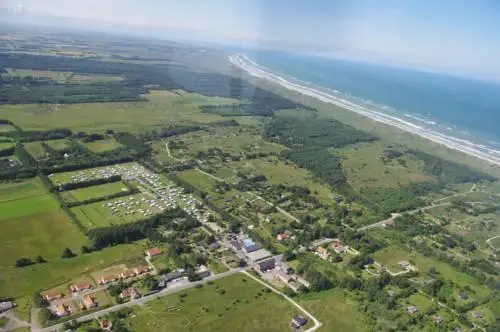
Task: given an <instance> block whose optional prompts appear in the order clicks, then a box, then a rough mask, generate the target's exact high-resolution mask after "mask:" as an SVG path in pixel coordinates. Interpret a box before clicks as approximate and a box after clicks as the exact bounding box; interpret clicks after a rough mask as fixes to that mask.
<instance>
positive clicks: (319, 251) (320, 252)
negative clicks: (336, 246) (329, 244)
mask: <svg viewBox="0 0 500 332" xmlns="http://www.w3.org/2000/svg"><path fill="white" fill-rule="evenodd" d="M316 253H317V254H318V255H319V257H321V258H323V259H327V258H328V256H329V255H330V254H329V253H328V250H326V248H324V247H322V246H319V247H317V248H316Z"/></svg>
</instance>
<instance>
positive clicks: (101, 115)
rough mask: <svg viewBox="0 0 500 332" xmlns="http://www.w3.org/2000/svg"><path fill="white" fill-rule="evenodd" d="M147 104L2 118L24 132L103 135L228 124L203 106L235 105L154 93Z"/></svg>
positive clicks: (0, 110)
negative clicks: (106, 132)
mask: <svg viewBox="0 0 500 332" xmlns="http://www.w3.org/2000/svg"><path fill="white" fill-rule="evenodd" d="M146 98H147V101H144V102H110V103H81V104H67V105H60V104H47V105H44V106H43V108H40V107H39V105H38V104H37V105H31V104H30V105H5V106H0V118H4V119H9V120H11V121H13V122H14V123H16V124H17V125H19V126H20V127H22V128H23V129H24V130H46V129H51V128H68V129H72V130H75V131H85V132H102V131H104V130H107V129H113V130H119V131H135V130H140V129H151V128H154V127H155V126H156V127H158V126H168V125H177V124H186V123H193V122H195V123H201V124H205V123H210V122H214V121H220V120H228V119H229V118H223V117H221V116H218V115H212V114H206V113H202V112H201V110H200V109H199V107H200V106H203V105H211V104H215V105H221V104H228V103H229V104H230V103H234V101H233V100H231V99H226V98H218V97H205V96H201V95H198V94H194V93H193V94H186V95H185V96H175V95H174V96H173V95H172V94H171V93H170V92H164V91H151V93H150V94H148V95H146Z"/></svg>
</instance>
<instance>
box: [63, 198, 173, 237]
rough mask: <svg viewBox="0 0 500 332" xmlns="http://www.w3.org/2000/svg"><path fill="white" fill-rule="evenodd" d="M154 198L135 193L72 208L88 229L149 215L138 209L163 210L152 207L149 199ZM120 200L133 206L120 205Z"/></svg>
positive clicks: (153, 211) (139, 218) (126, 221)
mask: <svg viewBox="0 0 500 332" xmlns="http://www.w3.org/2000/svg"><path fill="white" fill-rule="evenodd" d="M153 198H154V197H150V196H145V195H143V194H135V195H130V196H126V197H120V198H115V199H111V200H107V201H102V202H96V203H92V204H86V205H80V206H77V207H74V208H71V211H72V212H73V213H74V214H75V216H76V218H77V219H78V220H79V221H80V222H81V223H82V225H83V226H84V227H85V228H87V229H92V228H99V227H105V226H111V225H118V224H126V223H131V222H135V221H138V220H141V219H145V218H147V217H148V216H147V214H145V213H144V212H140V211H138V210H139V209H143V210H144V211H148V210H149V211H151V213H152V214H156V213H159V212H161V211H162V209H160V207H158V206H156V207H151V206H150V203H148V202H147V200H151V199H153ZM143 199H144V200H143ZM120 201H121V202H127V203H129V205H130V207H131V208H130V209H127V208H125V207H123V206H118V205H117V203H120ZM109 204H111V205H109ZM162 206H163V205H162ZM112 207H116V209H117V210H116V211H115V212H114V211H113V210H112ZM132 207H133V208H132Z"/></svg>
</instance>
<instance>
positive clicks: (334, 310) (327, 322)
mask: <svg viewBox="0 0 500 332" xmlns="http://www.w3.org/2000/svg"><path fill="white" fill-rule="evenodd" d="M297 302H299V304H300V305H302V306H304V308H306V309H307V310H309V311H310V312H311V313H312V314H313V315H314V316H315V317H316V318H317V319H318V320H319V321H320V322H321V323H323V326H322V327H321V328H320V329H319V330H318V331H321V332H329V331H351V332H358V331H370V328H369V327H368V326H366V325H365V324H364V323H363V313H362V312H360V311H358V308H357V307H358V304H357V303H356V302H355V301H353V300H351V299H349V297H348V295H347V294H345V293H344V292H343V291H342V290H329V291H325V292H321V293H317V294H311V295H305V296H300V297H299V298H298V299H297Z"/></svg>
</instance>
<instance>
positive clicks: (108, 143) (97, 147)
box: [85, 138, 123, 153]
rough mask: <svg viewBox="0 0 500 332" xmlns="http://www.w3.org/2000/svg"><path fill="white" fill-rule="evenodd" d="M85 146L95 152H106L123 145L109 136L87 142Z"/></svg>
mask: <svg viewBox="0 0 500 332" xmlns="http://www.w3.org/2000/svg"><path fill="white" fill-rule="evenodd" d="M85 147H86V148H87V149H89V150H90V151H92V152H94V153H100V152H106V151H111V150H115V149H118V148H121V147H123V145H121V144H120V143H119V142H118V141H117V140H116V139H114V138H107V139H103V140H99V141H94V142H90V143H85Z"/></svg>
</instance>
